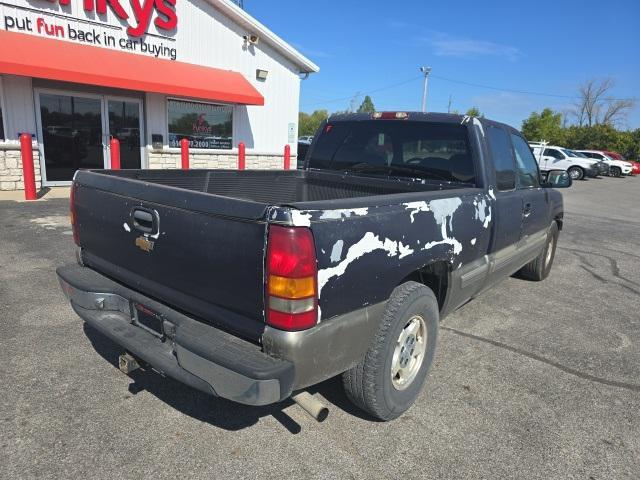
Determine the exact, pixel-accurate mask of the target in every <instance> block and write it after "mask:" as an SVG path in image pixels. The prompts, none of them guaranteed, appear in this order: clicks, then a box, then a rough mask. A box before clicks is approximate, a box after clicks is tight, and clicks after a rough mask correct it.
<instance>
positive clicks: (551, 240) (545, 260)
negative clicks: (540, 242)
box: [544, 236, 556, 268]
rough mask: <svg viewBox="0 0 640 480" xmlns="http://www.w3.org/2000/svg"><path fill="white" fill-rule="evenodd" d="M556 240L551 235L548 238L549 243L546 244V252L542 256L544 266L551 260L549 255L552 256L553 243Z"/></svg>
mask: <svg viewBox="0 0 640 480" xmlns="http://www.w3.org/2000/svg"><path fill="white" fill-rule="evenodd" d="M555 241H556V239H555V237H554V236H551V238H550V239H549V244H548V245H547V254H546V255H545V257H544V266H545V268H546V267H548V266H549V263H550V262H551V257H552V256H553V244H554V242H555Z"/></svg>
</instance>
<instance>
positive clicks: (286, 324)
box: [265, 225, 318, 330]
mask: <svg viewBox="0 0 640 480" xmlns="http://www.w3.org/2000/svg"><path fill="white" fill-rule="evenodd" d="M317 290H318V280H317V265H316V249H315V244H314V241H313V235H312V234H311V230H309V229H308V228H303V227H280V226H277V225H274V226H271V227H270V228H269V237H268V241H267V285H266V292H265V297H266V301H267V323H268V324H269V325H271V326H273V327H276V328H280V329H282V330H304V329H307V328H310V327H312V326H314V325H315V324H316V322H317V316H318V315H317V310H318V296H317V293H318V292H317Z"/></svg>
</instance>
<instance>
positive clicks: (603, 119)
mask: <svg viewBox="0 0 640 480" xmlns="http://www.w3.org/2000/svg"><path fill="white" fill-rule="evenodd" d="M614 86H615V82H614V81H613V79H612V78H610V77H608V78H605V79H603V80H593V79H592V80H589V81H587V82H585V83H584V84H582V85H581V86H580V88H579V89H578V97H579V98H578V101H577V102H576V103H575V104H574V111H573V113H574V115H575V117H576V119H577V121H578V126H580V127H582V126H588V127H592V126H594V125H598V124H604V125H612V126H615V125H616V124H618V123H620V122H621V121H623V120H624V119H625V118H626V116H627V114H628V113H629V110H631V109H632V108H633V107H634V106H635V100H634V99H631V98H623V99H616V98H611V96H610V95H609V93H610V92H611V90H612V89H613V87H614Z"/></svg>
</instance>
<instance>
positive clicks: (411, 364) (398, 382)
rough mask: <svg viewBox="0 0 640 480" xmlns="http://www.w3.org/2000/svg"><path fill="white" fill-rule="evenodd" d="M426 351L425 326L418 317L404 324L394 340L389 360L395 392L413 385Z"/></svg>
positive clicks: (415, 316) (422, 319)
mask: <svg viewBox="0 0 640 480" xmlns="http://www.w3.org/2000/svg"><path fill="white" fill-rule="evenodd" d="M426 350H427V324H426V322H425V321H424V318H422V317H421V316H420V315H414V316H413V317H411V318H410V319H409V321H408V322H407V323H406V325H405V326H404V328H403V329H402V331H401V332H400V335H398V339H397V340H396V345H395V349H394V351H393V359H392V360H391V382H392V384H393V386H394V388H395V389H396V390H404V389H405V388H407V387H408V386H409V385H411V384H412V383H413V380H414V379H415V378H416V375H418V372H419V371H420V367H421V366H422V363H423V361H424V354H425V352H426Z"/></svg>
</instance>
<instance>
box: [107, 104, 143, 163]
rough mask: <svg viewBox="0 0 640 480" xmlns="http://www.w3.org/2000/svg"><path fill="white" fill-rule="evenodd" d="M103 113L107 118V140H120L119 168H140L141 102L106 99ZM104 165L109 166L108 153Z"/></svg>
mask: <svg viewBox="0 0 640 480" xmlns="http://www.w3.org/2000/svg"><path fill="white" fill-rule="evenodd" d="M105 113H106V114H107V116H108V119H107V122H106V123H107V132H106V134H107V138H109V139H110V138H112V137H114V138H117V139H118V140H120V167H121V168H142V148H141V146H140V136H141V128H140V126H141V125H140V118H141V117H142V102H141V101H140V100H136V99H131V98H116V97H106V98H105ZM107 149H108V147H107ZM105 163H106V164H107V165H108V166H109V167H110V166H111V159H110V154H109V152H108V151H107V159H106V161H105Z"/></svg>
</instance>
